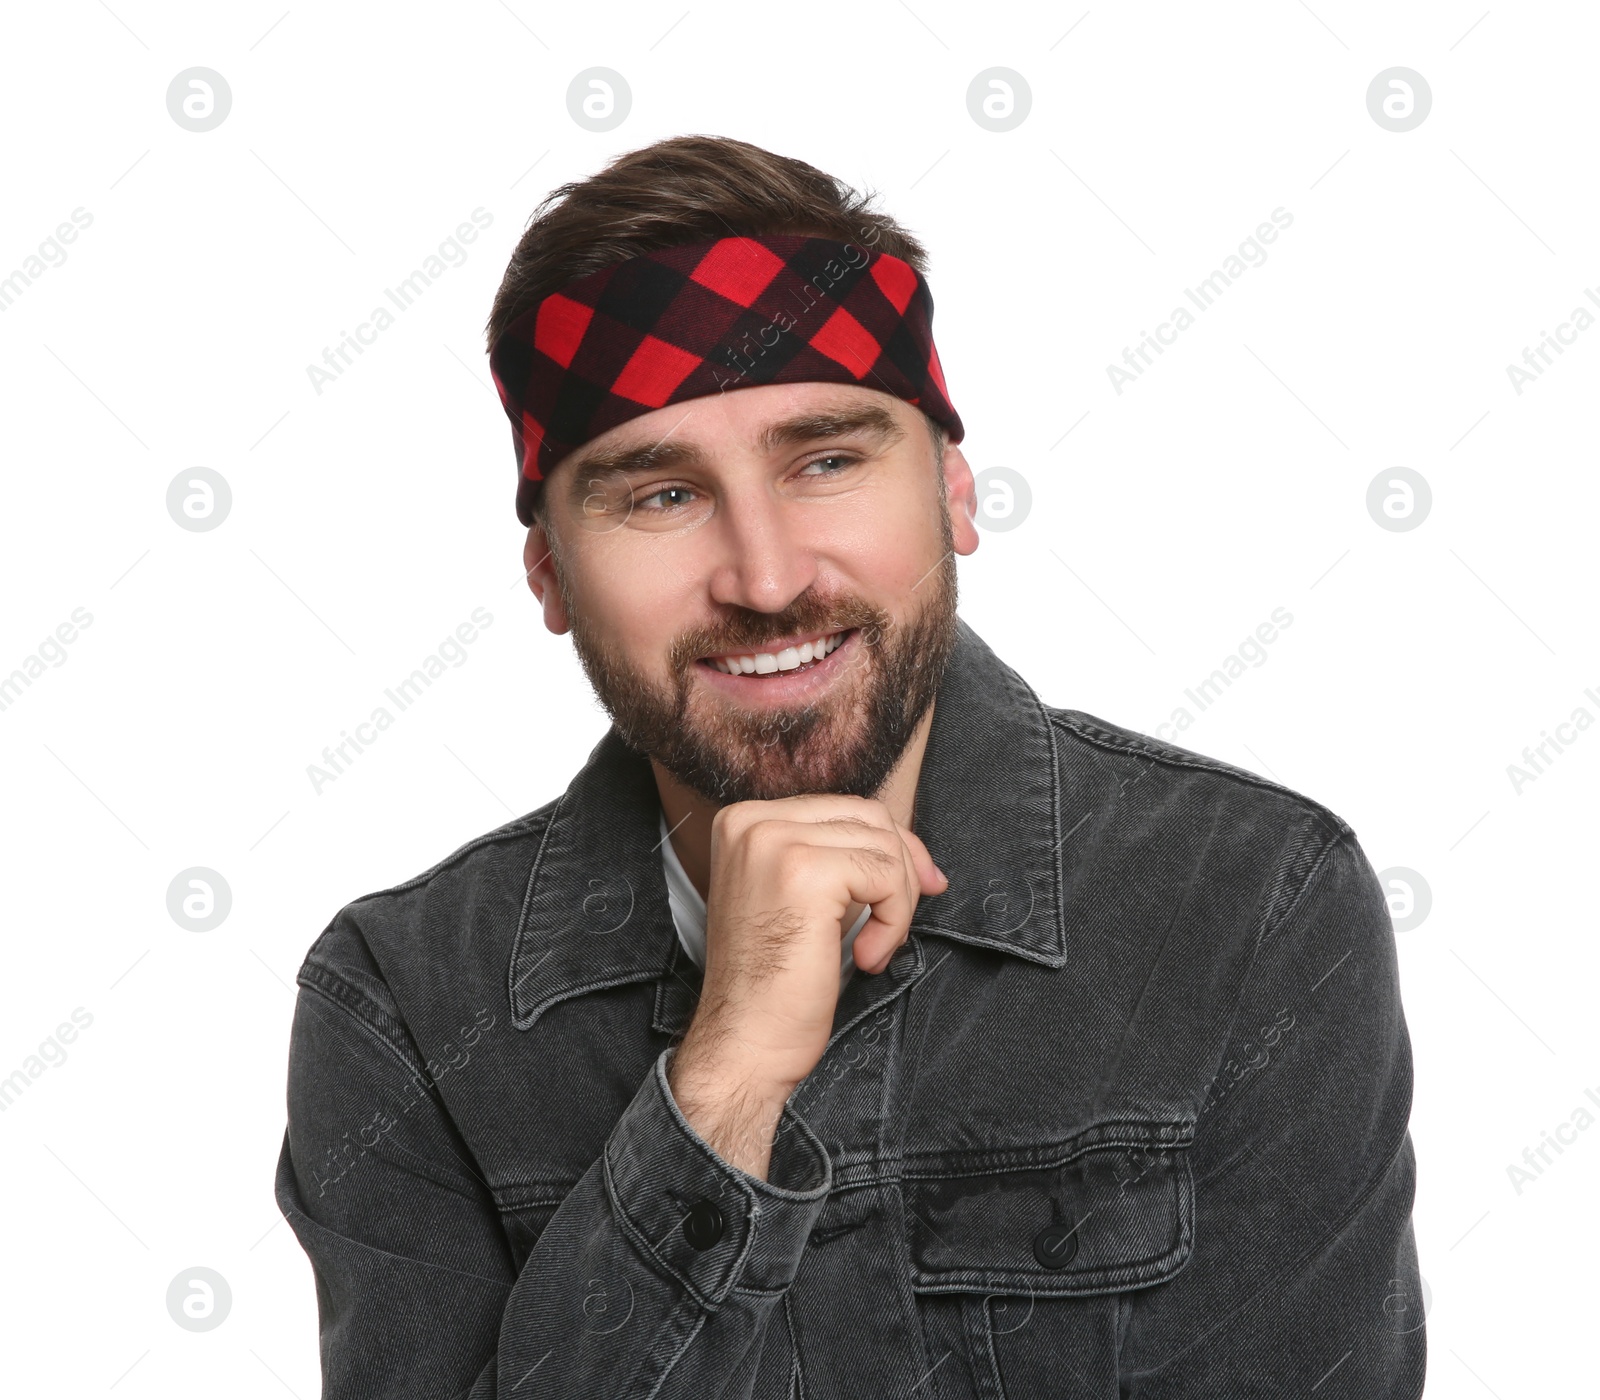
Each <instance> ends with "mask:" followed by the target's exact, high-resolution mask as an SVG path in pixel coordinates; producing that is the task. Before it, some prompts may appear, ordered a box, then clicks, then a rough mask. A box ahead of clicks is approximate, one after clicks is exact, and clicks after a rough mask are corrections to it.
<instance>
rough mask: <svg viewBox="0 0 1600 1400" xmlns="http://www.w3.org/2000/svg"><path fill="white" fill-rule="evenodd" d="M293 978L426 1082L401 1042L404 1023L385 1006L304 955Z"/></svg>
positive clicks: (405, 1036)
mask: <svg viewBox="0 0 1600 1400" xmlns="http://www.w3.org/2000/svg"><path fill="white" fill-rule="evenodd" d="M295 980H296V981H297V982H298V983H299V984H300V985H301V986H302V987H304V988H305V989H306V990H307V991H308V992H313V993H315V994H316V995H317V996H319V997H320V998H321V999H322V1000H324V1001H327V1002H330V1003H332V1004H333V1005H334V1006H336V1007H338V1008H339V1010H340V1011H342V1012H344V1013H345V1015H347V1016H349V1018H350V1019H351V1020H352V1021H354V1022H355V1023H356V1024H357V1025H359V1026H360V1027H361V1028H362V1029H363V1030H365V1031H367V1032H368V1033H369V1034H371V1035H372V1036H374V1037H375V1038H376V1039H377V1040H378V1041H379V1042H380V1043H381V1044H382V1045H383V1046H384V1048H385V1049H386V1050H388V1052H389V1053H390V1054H391V1055H393V1056H394V1058H395V1059H397V1060H398V1061H399V1062H400V1063H401V1065H403V1066H404V1067H405V1069H406V1070H407V1071H408V1072H409V1073H410V1074H412V1075H414V1076H416V1077H417V1078H419V1079H421V1080H422V1081H423V1082H424V1083H427V1082H428V1072H427V1069H426V1068H425V1067H424V1066H422V1065H420V1064H419V1063H418V1062H417V1059H416V1057H415V1056H413V1055H412V1054H411V1053H410V1051H408V1050H407V1049H406V1048H405V1044H404V1042H405V1041H406V1040H409V1039H410V1035H409V1033H408V1032H407V1031H406V1028H405V1026H404V1024H403V1023H402V1022H401V1021H400V1020H399V1019H398V1018H397V1017H396V1016H395V1015H394V1014H393V1013H392V1012H390V1011H389V1010H388V1008H386V1007H384V1006H382V1005H381V1004H380V1003H378V1002H377V1001H375V1000H374V999H373V998H372V997H370V996H368V995H367V993H365V992H363V991H362V990H361V989H360V988H359V987H356V986H353V985H352V984H351V983H349V982H346V981H345V980H344V978H342V977H341V976H339V974H338V973H337V972H335V971H334V970H333V969H332V968H331V967H327V966H325V965H324V964H322V963H317V962H312V961H311V960H310V958H307V959H306V961H305V963H304V964H303V965H302V966H301V968H300V975H299V976H298V977H297V978H296V979H295Z"/></svg>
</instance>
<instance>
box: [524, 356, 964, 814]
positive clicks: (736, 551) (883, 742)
mask: <svg viewBox="0 0 1600 1400" xmlns="http://www.w3.org/2000/svg"><path fill="white" fill-rule="evenodd" d="M952 503H953V507H954V508H953V509H952ZM973 509H974V500H973V487H972V476H971V472H970V470H969V469H968V467H967V464H966V460H965V458H964V457H963V456H962V454H961V451H960V449H959V448H957V447H954V446H950V447H947V448H946V449H945V452H944V458H943V461H942V462H941V461H938V460H936V459H935V456H934V451H933V442H932V440H931V437H930V435H929V433H928V430H927V427H926V423H925V420H924V419H923V417H922V415H921V414H920V413H919V412H918V411H917V410H916V409H914V408H912V407H911V406H910V405H908V404H905V403H902V402H901V401H900V400H898V399H895V398H892V397H891V396H889V395H887V394H882V393H878V392H876V391H874V390H869V389H857V388H852V387H850V386H848V385H837V384H825V383H804V384H783V385H762V386H758V387H754V388H749V389H739V390H734V391H732V392H729V393H724V394H719V395H711V396H706V397H703V398H698V399H692V400H689V401H686V402H684V403H681V404H674V405H669V406H668V407H667V408H663V409H657V410H655V411H654V412H651V413H647V414H642V415H640V416H639V417H637V418H634V419H631V420H629V421H628V422H627V423H624V424H622V425H621V426H620V427H617V428H613V429H612V430H610V431H609V432H607V433H604V434H602V435H601V436H599V437H597V438H595V439H593V440H592V441H591V442H589V443H586V444H585V445H584V447H583V448H582V449H580V450H579V451H577V452H575V453H573V454H572V455H571V456H570V457H568V458H566V459H564V460H563V461H562V462H561V463H560V464H559V465H558V466H557V467H556V468H555V470H554V471H553V472H552V473H551V475H550V477H549V479H548V480H547V481H546V483H545V489H544V518H543V522H542V524H541V525H535V526H534V527H533V529H532V530H530V532H529V538H528V545H527V556H526V557H527V563H528V565H529V581H530V584H531V586H532V587H533V589H534V592H535V593H536V594H537V595H538V596H539V597H540V599H541V601H542V602H543V603H544V608H545V621H546V625H547V626H549V627H550V629H551V630H552V631H554V632H564V631H567V630H569V629H570V630H571V632H572V636H573V643H574V645H575V647H576V649H577V652H578V656H579V659H580V660H581V661H582V663H583V666H584V670H585V671H586V672H587V674H588V677H589V680H590V683H591V684H592V685H593V686H594V689H595V692H596V694H597V695H598V696H599V698H600V701H601V703H602V704H603V705H604V706H605V707H606V709H607V711H608V712H609V713H610V715H611V717H612V720H613V722H614V723H615V724H616V726H617V729H618V732H619V733H620V734H621V736H622V738H623V739H624V740H625V741H626V742H627V743H628V744H629V745H630V746H631V747H633V748H635V749H637V750H639V751H640V752H643V753H647V754H650V755H651V756H653V757H654V758H655V759H656V760H657V761H658V762H659V763H660V764H661V765H662V766H663V767H664V768H666V769H667V770H668V771H669V772H671V773H672V774H674V775H675V776H676V777H677V778H678V779H679V781H681V782H683V783H685V784H686V785H687V786H689V787H691V788H693V789H695V790H696V791H697V792H699V793H700V794H701V795H702V796H703V797H705V798H706V799H707V800H708V801H711V802H714V803H718V804H726V803H731V802H741V801H747V800H750V799H754V798H776V797H785V796H790V795H793V794H796V793H809V792H836V793H853V794H855V795H857V796H862V797H868V796H873V795H875V794H876V793H877V792H878V790H879V789H880V788H881V786H882V784H883V782H884V780H885V779H886V778H887V777H888V775H889V773H890V771H891V769H892V768H893V767H894V765H895V763H896V762H897V761H898V759H899V757H900V755H901V753H902V752H903V750H904V749H905V746H906V743H907V741H908V740H909V739H910V737H911V734H912V732H913V731H914V730H915V728H916V726H917V724H918V722H919V721H920V720H921V719H922V717H923V715H924V714H925V713H926V712H927V709H928V706H929V705H930V704H931V703H932V701H933V698H934V695H935V693H936V691H937V688H938V683H939V678H940V676H941V674H942V673H943V670H944V666H945V662H946V661H947V660H948V658H949V654H950V650H951V647H952V645H953V644H954V640H955V604H956V566H955V555H956V554H958V553H959V554H970V553H971V552H972V551H973V550H974V549H976V548H977V533H976V531H975V529H974V528H973V525H972V511H973ZM547 556H548V557H547Z"/></svg>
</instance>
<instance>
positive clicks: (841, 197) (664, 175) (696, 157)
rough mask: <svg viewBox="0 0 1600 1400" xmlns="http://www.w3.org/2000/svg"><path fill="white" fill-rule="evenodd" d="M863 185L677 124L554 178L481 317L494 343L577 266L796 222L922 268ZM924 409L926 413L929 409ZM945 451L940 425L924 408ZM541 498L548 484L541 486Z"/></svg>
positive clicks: (910, 244)
mask: <svg viewBox="0 0 1600 1400" xmlns="http://www.w3.org/2000/svg"><path fill="white" fill-rule="evenodd" d="M875 198H876V195H875V194H872V193H870V192H869V193H865V194H863V193H861V192H858V191H857V190H855V189H853V188H852V187H851V186H850V185H847V184H846V183H845V182H844V181H842V180H840V179H837V178H836V177H834V176H832V175H828V174H825V173H824V172H823V171H821V170H818V169H817V168H816V167H815V166H814V165H808V164H807V163H806V162H805V161H803V160H796V159H795V158H793V157H792V156H780V155H775V154H774V153H773V152H771V151H766V150H763V149H762V148H761V147H760V146H752V145H751V144H750V143H749V142H748V141H737V140H735V139H734V138H732V137H731V136H700V135H696V136H673V137H669V138H668V139H666V140H663V141H657V142H655V143H654V144H653V145H650V146H645V147H642V148H641V149H639V150H636V151H628V152H626V153H625V154H623V155H620V156H618V157H617V158H616V159H615V160H614V161H612V162H611V164H610V165H608V166H606V167H605V169H604V170H602V171H600V173H599V174H597V175H591V176H590V177H589V178H588V179H586V180H572V181H569V182H568V183H566V184H564V185H561V186H558V187H557V188H556V189H554V190H552V191H551V192H550V193H549V194H548V195H546V196H545V198H544V199H543V200H541V201H540V203H539V205H538V207H537V208H536V209H535V210H534V211H533V214H532V216H531V217H530V218H529V220H528V225H527V228H526V229H525V230H524V231H523V234H522V237H521V238H520V239H519V240H518V241H517V246H516V248H515V249H514V250H513V251H512V254H511V261H510V262H509V263H508V264H507V265H506V273H505V277H504V278H503V279H501V282H500V289H499V291H497V292H496V293H495V298H494V305H493V306H492V307H491V308H490V311H489V320H488V323H487V325H486V326H485V328H484V331H485V336H486V338H487V340H488V348H489V349H490V350H493V349H494V346H495V344H496V342H497V341H498V340H499V339H500V337H501V336H502V335H503V334H505V330H506V327H507V326H509V325H510V324H511V323H512V322H513V321H514V320H516V318H517V317H518V316H520V315H521V314H522V313H523V312H524V311H526V310H527V309H528V308H529V307H531V306H533V305H535V304H536V303H538V302H539V301H542V300H543V299H544V298H545V297H547V296H548V295H549V294H550V293H551V292H554V291H556V290H558V289H559V288H560V287H562V286H565V285H566V284H567V283H568V282H571V281H573V280H574V279H576V278H579V277H583V276H586V275H587V274H589V273H591V272H598V271H599V270H600V269H601V268H603V267H610V266H612V265H613V264H615V263H619V262H623V261H625V260H626V259H628V258H632V257H637V256H638V255H639V254H641V253H650V252H655V251H657V250H658V249H661V248H674V247H677V246H679V245H680V244H684V243H697V242H699V241H701V240H702V239H707V238H724V237H732V236H740V237H746V238H759V237H762V236H763V235H766V234H776V233H790V234H801V235H806V236H809V237H812V238H836V239H838V240H839V241H840V242H843V243H855V244H857V245H859V246H863V247H866V248H869V249H872V250H873V251H875V252H881V253H889V254H891V255H892V256H894V257H897V258H900V259H902V260H903V261H905V262H907V263H909V264H910V265H911V266H912V267H914V268H915V269H916V270H917V271H918V272H920V273H922V274H924V275H926V274H927V271H928V254H927V250H926V249H925V248H924V247H923V246H922V244H921V243H920V242H918V241H917V239H916V237H915V235H913V234H912V233H911V232H910V231H909V230H908V229H905V228H903V227H902V226H901V225H900V224H898V223H897V222H896V221H895V220H894V219H892V218H891V217H890V216H889V215H887V214H883V213H880V212H879V211H877V210H875V209H873V208H871V203H872V201H873V200H874V199H875ZM923 417H924V418H927V415H926V414H924V415H923ZM927 423H928V428H929V431H930V433H931V434H932V436H933V442H934V452H935V457H936V458H937V457H938V456H939V455H940V454H941V453H942V452H943V450H944V442H945V432H944V429H943V428H941V427H940V426H939V424H937V423H935V422H934V421H933V419H931V418H927ZM540 501H541V503H542V501H543V492H541V493H540Z"/></svg>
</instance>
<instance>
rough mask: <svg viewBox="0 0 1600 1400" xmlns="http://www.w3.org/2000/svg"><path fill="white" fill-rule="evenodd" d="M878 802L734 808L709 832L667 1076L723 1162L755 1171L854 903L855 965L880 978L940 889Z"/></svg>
mask: <svg viewBox="0 0 1600 1400" xmlns="http://www.w3.org/2000/svg"><path fill="white" fill-rule="evenodd" d="M948 883H949V882H948V881H947V880H946V879H945V876H944V873H943V872H942V871H941V870H940V869H939V868H938V867H937V866H936V865H935V864H934V863H933V857H932V856H930V855H929V854H928V848H927V847H926V846H924V845H923V843H922V840H921V838H919V837H918V836H917V835H916V834H915V833H914V832H912V831H911V830H910V829H909V828H908V827H904V826H901V825H900V824H899V822H897V821H896V820H895V818H894V816H893V815H892V814H891V813H890V811H889V809H888V807H887V806H886V805H885V804H884V803H882V802H879V801H875V800H871V799H867V798H860V797H847V796H840V795H836V794H818V795H808V796H803V797H786V798H781V799H779V800H777V801H773V802H738V803H734V804H732V805H731V806H728V807H724V808H722V809H721V810H720V811H718V813H717V814H716V816H715V818H714V819H713V821H712V825H711V887H710V892H709V894H708V896H707V899H706V969H705V979H704V984H703V989H702V992H701V997H700V1005H699V1007H698V1009H697V1010H696V1013H695V1017H694V1021H693V1022H692V1023H691V1025H690V1027H689V1030H688V1033H687V1034H686V1035H685V1037H684V1039H683V1043H682V1044H681V1045H680V1046H679V1047H678V1049H677V1051H676V1052H675V1053H674V1055H673V1058H672V1061H671V1062H670V1066H669V1071H668V1080H669V1082H670V1084H671V1086H672V1090H673V1094H674V1096H675V1097H676V1098H677V1099H678V1102H679V1106H680V1107H681V1108H682V1110H683V1112H684V1116H685V1117H687V1118H688V1119H689V1121H690V1123H691V1124H692V1125H693V1126H694V1128H695V1131H696V1132H698V1133H699V1134H700V1135H701V1136H702V1137H703V1138H705V1140H706V1141H707V1142H708V1143H710V1144H711V1146H712V1147H713V1148H715V1149H716V1150H717V1151H718V1152H719V1154H721V1155H722V1156H723V1157H724V1158H725V1160H728V1161H730V1162H732V1163H733V1164H734V1165H736V1166H739V1167H741V1168H742V1169H743V1170H746V1171H749V1172H751V1174H752V1175H756V1176H764V1175H765V1172H766V1166H767V1161H768V1158H769V1156H770V1152H771V1145H772V1132H773V1129H774V1128H775V1126H776V1124H777V1120H778V1117H779V1115H780V1114H781V1113H782V1111H783V1105H784V1103H785V1101H786V1100H787V1099H788V1097H789V1095H790V1093H792V1092H793V1090H794V1088H795V1086H796V1085H797V1084H799V1083H800V1081H801V1080H802V1079H804V1078H805V1077H806V1076H807V1075H808V1074H810V1072H811V1071H812V1070H813V1069H814V1068H815V1067H816V1065H817V1062H818V1061H819V1060H820V1059H821V1058H822V1054H823V1051H824V1050H826V1049H827V1046H828V1037H829V1035H830V1034H831V1033H832V1030H833V1016H834V1011H835V1008H836V1004H837V1002H838V997H839V949H840V945H841V943H842V941H843V937H844V933H845V930H846V929H847V928H848V927H849V926H850V924H852V923H853V922H854V921H855V919H856V917H857V916H858V915H859V914H860V911H861V907H862V906H863V905H871V906H872V913H871V916H870V917H869V918H868V919H867V922H866V923H865V924H864V925H862V928H861V932H860V933H859V934H858V935H857V936H856V940H855V945H854V949H853V956H854V958H855V962H856V966H857V967H859V968H860V969H861V970H862V971H864V972H869V973H870V972H879V971H882V969H883V968H884V967H885V966H887V964H888V962H889V959H890V957H891V956H892V954H893V953H894V951H895V949H897V948H898V947H899V946H900V945H901V944H902V943H904V942H905V940H906V936H907V934H908V933H909V931H910V927H911V918H912V915H913V913H914V912H915V911H916V907H917V901H918V900H919V899H920V898H921V897H922V896H923V895H925V894H940V893H942V892H943V891H944V890H945V889H946V888H947V887H948Z"/></svg>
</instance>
